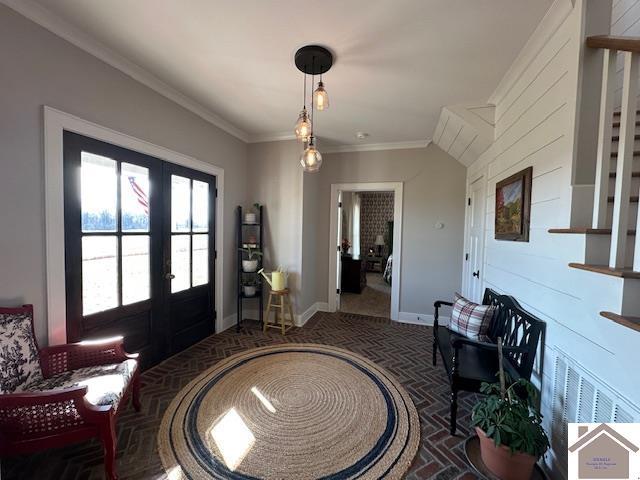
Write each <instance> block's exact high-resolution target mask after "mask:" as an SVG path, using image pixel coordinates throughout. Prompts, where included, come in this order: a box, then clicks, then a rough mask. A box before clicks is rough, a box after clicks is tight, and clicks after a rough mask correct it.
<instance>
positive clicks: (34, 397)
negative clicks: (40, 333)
mask: <svg viewBox="0 0 640 480" xmlns="http://www.w3.org/2000/svg"><path fill="white" fill-rule="evenodd" d="M137 358H138V355H137V354H133V355H132V354H128V353H126V352H125V351H124V348H123V344H122V337H116V338H111V339H106V340H102V341H89V342H80V343H72V344H67V345H56V346H53V347H45V348H42V349H38V346H37V342H36V338H35V335H34V331H33V306H32V305H24V306H23V307H20V308H0V456H2V457H4V456H6V455H13V454H22V453H29V452H34V451H37V450H43V449H47V448H51V447H59V446H62V445H66V444H69V443H74V442H79V441H82V440H86V439H89V438H92V437H98V438H99V439H100V441H101V442H102V445H103V447H104V463H105V470H106V473H107V478H108V479H116V478H117V475H116V472H115V459H116V430H115V423H116V417H117V415H118V413H119V412H120V410H121V407H122V406H124V405H126V401H127V400H128V398H129V396H131V397H132V400H133V406H134V408H135V409H136V411H140V372H139V370H140V369H139V365H138V360H137Z"/></svg>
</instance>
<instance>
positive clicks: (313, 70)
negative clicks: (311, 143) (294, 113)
mask: <svg viewBox="0 0 640 480" xmlns="http://www.w3.org/2000/svg"><path fill="white" fill-rule="evenodd" d="M315 68H316V57H311V138H313V127H314V124H313V84H314V82H315V74H314V73H315Z"/></svg>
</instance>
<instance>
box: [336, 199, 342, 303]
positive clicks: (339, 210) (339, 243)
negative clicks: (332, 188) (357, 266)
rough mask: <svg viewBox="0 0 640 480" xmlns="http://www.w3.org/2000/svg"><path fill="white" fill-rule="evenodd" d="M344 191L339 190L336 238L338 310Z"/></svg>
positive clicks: (340, 282) (340, 281)
mask: <svg viewBox="0 0 640 480" xmlns="http://www.w3.org/2000/svg"><path fill="white" fill-rule="evenodd" d="M342 215H343V213H342V192H341V191H339V192H338V238H336V243H337V247H336V265H337V268H336V310H340V292H341V285H342Z"/></svg>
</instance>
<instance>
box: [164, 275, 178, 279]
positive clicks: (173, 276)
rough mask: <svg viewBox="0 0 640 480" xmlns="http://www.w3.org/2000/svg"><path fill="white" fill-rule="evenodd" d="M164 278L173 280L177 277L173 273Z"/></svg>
mask: <svg viewBox="0 0 640 480" xmlns="http://www.w3.org/2000/svg"><path fill="white" fill-rule="evenodd" d="M164 278H165V279H167V280H173V279H174V278H176V276H175V275H174V274H173V273H167V274H166V275H165V276H164Z"/></svg>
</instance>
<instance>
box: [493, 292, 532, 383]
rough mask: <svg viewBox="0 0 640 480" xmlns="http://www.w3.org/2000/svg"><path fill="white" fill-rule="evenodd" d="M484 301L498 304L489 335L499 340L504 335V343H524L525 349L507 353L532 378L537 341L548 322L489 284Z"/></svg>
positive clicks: (518, 345) (525, 374) (510, 344)
mask: <svg viewBox="0 0 640 480" xmlns="http://www.w3.org/2000/svg"><path fill="white" fill-rule="evenodd" d="M482 303H483V304H484V305H495V306H496V307H497V309H496V313H495V314H494V317H493V320H492V322H491V327H490V328H489V338H491V340H492V341H494V342H496V341H497V338H498V337H502V344H503V345H505V346H510V347H524V348H525V349H526V350H525V352H524V353H512V352H511V353H507V354H505V357H506V358H507V359H508V360H509V362H510V363H511V364H512V366H513V367H514V368H515V369H516V370H517V372H518V373H519V374H520V376H521V377H524V378H530V377H531V372H532V371H533V363H534V360H535V357H536V351H537V349H538V342H539V341H540V337H541V336H542V333H543V331H544V329H545V323H544V322H543V321H542V320H540V319H539V318H536V317H535V316H533V315H531V314H530V313H529V312H527V311H526V310H525V309H523V308H522V307H521V306H520V304H519V303H518V301H517V300H516V299H515V298H513V297H512V296H510V295H500V294H498V293H497V292H496V291H495V290H492V289H490V288H487V289H486V290H485V292H484V298H483V301H482Z"/></svg>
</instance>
